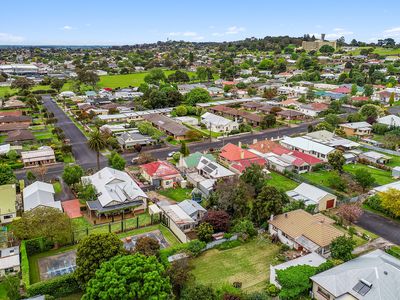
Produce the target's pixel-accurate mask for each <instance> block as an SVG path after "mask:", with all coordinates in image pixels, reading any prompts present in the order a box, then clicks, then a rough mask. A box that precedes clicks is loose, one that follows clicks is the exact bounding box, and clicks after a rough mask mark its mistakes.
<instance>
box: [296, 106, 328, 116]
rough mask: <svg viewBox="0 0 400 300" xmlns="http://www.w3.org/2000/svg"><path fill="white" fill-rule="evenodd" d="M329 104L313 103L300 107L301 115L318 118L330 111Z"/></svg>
mask: <svg viewBox="0 0 400 300" xmlns="http://www.w3.org/2000/svg"><path fill="white" fill-rule="evenodd" d="M328 107H329V106H328V104H325V103H318V102H313V103H310V104H304V105H300V107H299V110H300V112H301V113H303V114H305V115H306V116H310V117H313V118H315V117H317V116H318V115H319V114H320V113H322V112H324V111H326V110H327V109H328Z"/></svg>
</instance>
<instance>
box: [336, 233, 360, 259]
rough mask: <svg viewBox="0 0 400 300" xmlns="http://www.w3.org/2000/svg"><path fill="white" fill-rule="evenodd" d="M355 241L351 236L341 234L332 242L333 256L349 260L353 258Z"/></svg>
mask: <svg viewBox="0 0 400 300" xmlns="http://www.w3.org/2000/svg"><path fill="white" fill-rule="evenodd" d="M354 246H355V242H354V240H353V239H352V238H351V237H346V236H344V235H343V236H339V237H337V238H336V239H334V240H333V241H332V243H331V255H332V258H336V259H341V260H344V261H348V260H350V259H352V258H353V255H352V254H351V253H352V252H353V250H354Z"/></svg>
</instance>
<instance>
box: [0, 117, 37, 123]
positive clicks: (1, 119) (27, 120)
mask: <svg viewBox="0 0 400 300" xmlns="http://www.w3.org/2000/svg"><path fill="white" fill-rule="evenodd" d="M31 123H32V118H31V117H30V116H0V124H2V125H3V124H25V125H30V124H31Z"/></svg>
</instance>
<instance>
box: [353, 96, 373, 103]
mask: <svg viewBox="0 0 400 300" xmlns="http://www.w3.org/2000/svg"><path fill="white" fill-rule="evenodd" d="M369 100H371V99H370V98H369V97H363V96H354V97H351V101H355V102H364V101H369Z"/></svg>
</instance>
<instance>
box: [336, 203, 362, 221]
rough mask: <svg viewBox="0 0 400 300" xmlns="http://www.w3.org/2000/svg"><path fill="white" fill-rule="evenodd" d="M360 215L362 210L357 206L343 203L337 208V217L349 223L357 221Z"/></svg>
mask: <svg viewBox="0 0 400 300" xmlns="http://www.w3.org/2000/svg"><path fill="white" fill-rule="evenodd" d="M362 214H363V210H362V208H361V207H360V205H358V204H350V203H349V204H348V203H345V204H342V205H340V206H339V208H338V215H339V216H341V217H342V218H343V219H345V220H346V221H348V222H350V223H354V222H355V221H357V220H358V219H359V218H360V217H361V215H362Z"/></svg>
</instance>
